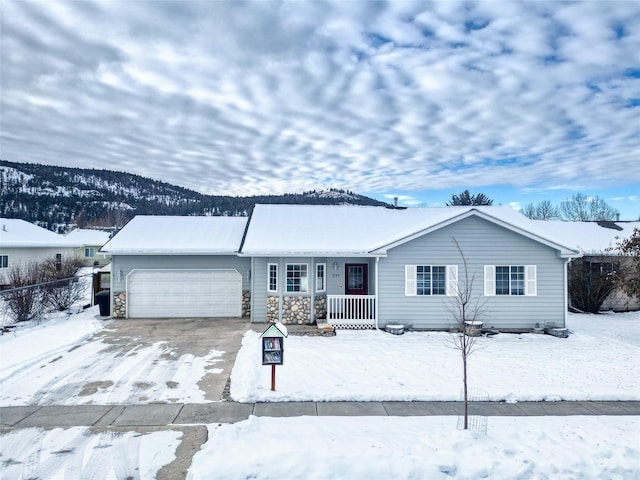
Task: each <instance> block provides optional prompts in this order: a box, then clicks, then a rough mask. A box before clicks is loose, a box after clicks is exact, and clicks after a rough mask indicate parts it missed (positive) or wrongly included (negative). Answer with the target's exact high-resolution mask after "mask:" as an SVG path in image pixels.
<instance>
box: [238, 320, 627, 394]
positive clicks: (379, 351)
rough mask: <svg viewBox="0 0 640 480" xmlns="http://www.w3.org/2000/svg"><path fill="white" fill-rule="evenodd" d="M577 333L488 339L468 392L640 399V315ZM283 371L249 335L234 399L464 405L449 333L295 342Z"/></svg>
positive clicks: (578, 328) (473, 363) (368, 334)
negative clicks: (268, 362) (267, 362)
mask: <svg viewBox="0 0 640 480" xmlns="http://www.w3.org/2000/svg"><path fill="white" fill-rule="evenodd" d="M568 326H569V328H571V330H572V331H573V332H574V333H573V334H572V335H571V336H570V337H569V338H566V339H561V338H556V337H552V336H549V335H536V334H522V335H515V334H500V335H496V336H494V337H490V338H487V337H480V338H479V339H478V347H479V348H478V350H477V351H476V352H474V353H473V354H472V356H471V357H470V360H469V378H470V385H471V386H473V387H476V388H479V389H482V390H485V391H486V392H488V394H489V400H494V401H502V400H507V401H538V400H640V365H639V364H638V357H639V354H640V348H639V347H640V312H634V313H626V314H613V315H570V317H569V325H568ZM284 350H285V353H284V359H285V361H284V365H282V366H278V367H277V374H276V391H275V392H272V391H271V377H270V375H271V369H270V368H265V367H264V366H262V364H261V358H260V355H261V351H260V341H259V335H258V334H257V333H256V332H253V331H249V332H247V333H246V334H245V337H244V338H243V343H242V348H241V349H240V352H239V353H238V357H237V359H236V363H235V365H234V368H233V371H232V373H231V397H232V399H234V400H236V401H240V402H262V401H348V400H353V401H383V400H387V401H393V400H404V401H411V400H425V401H426V400H458V399H459V398H460V389H461V387H462V363H461V359H460V352H459V351H458V350H456V349H455V348H453V345H452V337H451V335H450V334H448V333H441V332H419V333H407V334H405V335H401V336H396V335H390V334H387V333H384V332H381V331H339V332H338V334H337V335H336V336H335V337H296V336H289V338H287V339H286V340H285V342H284Z"/></svg>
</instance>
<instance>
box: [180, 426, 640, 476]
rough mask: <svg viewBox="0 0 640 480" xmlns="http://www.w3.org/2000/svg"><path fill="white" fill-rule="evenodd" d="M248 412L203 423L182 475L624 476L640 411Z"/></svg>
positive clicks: (638, 469) (637, 460)
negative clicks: (471, 422)
mask: <svg viewBox="0 0 640 480" xmlns="http://www.w3.org/2000/svg"><path fill="white" fill-rule="evenodd" d="M488 422H489V423H488V431H487V435H486V436H481V437H478V438H474V437H473V436H472V435H471V434H470V433H469V432H468V431H466V432H465V431H459V430H457V429H456V418H455V417H428V418H425V417H419V418H416V417H411V418H401V417H368V418H362V417H355V418H344V417H324V418H323V417H298V418H258V417H251V418H249V420H247V421H244V422H240V423H237V424H234V425H220V426H217V425H210V426H209V441H208V442H207V443H206V445H205V446H204V448H202V449H201V450H200V452H198V453H197V454H196V455H195V456H194V461H193V464H192V466H191V469H190V470H189V475H188V476H187V478H188V479H191V480H200V479H202V480H204V479H209V478H221V479H227V478H228V479H235V478H257V479H260V478H287V479H334V478H345V479H347V478H348V479H354V480H355V479H368V480H369V479H371V480H373V479H389V478H402V479H446V478H456V479H473V480H475V479H479V478H499V479H525V478H526V479H531V478H540V479H542V478H547V479H576V478H593V479H596V478H602V479H605V478H606V479H620V480H622V479H630V478H638V476H639V475H640V449H639V444H638V429H639V427H640V417H553V418H548V417H534V418H522V417H518V418H514V417H500V418H498V417H491V418H489V420H488Z"/></svg>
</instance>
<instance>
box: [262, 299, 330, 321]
mask: <svg viewBox="0 0 640 480" xmlns="http://www.w3.org/2000/svg"><path fill="white" fill-rule="evenodd" d="M282 300H283V302H282V304H283V305H282V323H285V324H292V323H293V324H296V323H297V324H299V325H302V324H310V323H311V298H310V297H283V299H282ZM279 303H280V302H279V297H277V296H275V295H271V296H268V297H267V322H277V321H278V316H279ZM314 309H315V310H314V312H315V315H316V318H323V317H326V314H327V300H326V297H317V298H316V301H315V306H314ZM320 315H323V316H320Z"/></svg>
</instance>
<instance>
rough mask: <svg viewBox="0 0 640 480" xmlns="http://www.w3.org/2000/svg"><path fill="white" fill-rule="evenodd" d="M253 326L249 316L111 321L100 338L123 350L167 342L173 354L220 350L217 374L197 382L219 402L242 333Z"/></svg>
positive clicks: (202, 353) (204, 354)
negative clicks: (220, 370) (247, 317)
mask: <svg viewBox="0 0 640 480" xmlns="http://www.w3.org/2000/svg"><path fill="white" fill-rule="evenodd" d="M250 326H251V323H250V322H249V320H248V319H246V318H177V319H128V320H112V321H110V323H109V325H108V327H107V328H106V329H105V330H103V331H102V332H100V333H99V334H98V335H97V337H102V339H103V341H104V342H105V343H107V344H110V345H112V346H113V348H116V349H119V350H122V351H123V352H126V351H128V350H130V349H131V348H133V347H140V346H142V347H144V346H151V345H153V344H156V343H157V342H163V343H165V344H166V346H167V347H168V348H169V349H170V351H171V352H173V353H172V355H173V356H174V357H180V356H182V355H185V354H186V355H193V356H194V357H204V356H206V355H207V354H208V353H209V352H210V351H211V350H216V351H218V352H221V356H220V357H217V358H216V363H215V367H216V373H207V374H206V375H205V376H204V377H203V378H202V380H200V381H199V382H198V387H199V388H200V389H201V390H202V391H204V393H205V399H206V400H211V401H218V400H220V399H221V398H222V396H223V394H224V390H225V386H226V385H227V382H228V380H229V376H230V375H231V370H232V369H233V364H234V362H235V359H236V355H237V354H238V350H240V345H241V342H242V336H243V335H244V333H245V332H246V331H247V330H248V329H249V328H250ZM219 369H222V372H218V370H219Z"/></svg>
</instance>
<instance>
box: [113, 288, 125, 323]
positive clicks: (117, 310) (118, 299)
mask: <svg viewBox="0 0 640 480" xmlns="http://www.w3.org/2000/svg"><path fill="white" fill-rule="evenodd" d="M126 317H127V294H126V292H116V293H114V295H113V318H126Z"/></svg>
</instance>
